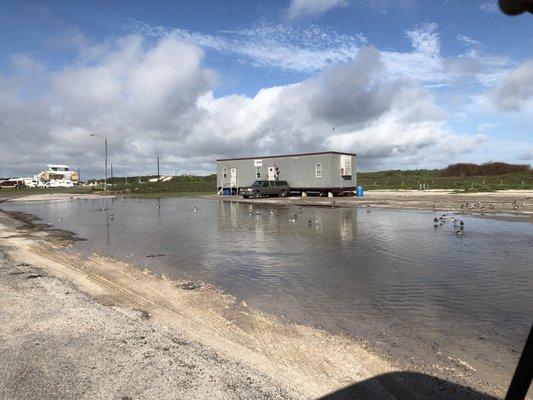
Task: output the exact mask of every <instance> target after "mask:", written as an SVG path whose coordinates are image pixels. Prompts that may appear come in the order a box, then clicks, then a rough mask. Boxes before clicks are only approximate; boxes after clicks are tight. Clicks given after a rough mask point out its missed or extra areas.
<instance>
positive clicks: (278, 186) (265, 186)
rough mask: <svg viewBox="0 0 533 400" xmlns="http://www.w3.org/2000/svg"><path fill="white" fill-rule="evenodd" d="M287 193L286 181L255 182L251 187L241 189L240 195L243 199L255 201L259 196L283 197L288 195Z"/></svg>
mask: <svg viewBox="0 0 533 400" xmlns="http://www.w3.org/2000/svg"><path fill="white" fill-rule="evenodd" d="M289 191H290V188H289V184H288V183H287V181H255V182H254V183H252V186H249V187H246V188H243V189H242V191H241V193H242V197H244V198H245V199H247V198H248V197H253V198H254V199H257V198H259V197H261V196H279V197H285V196H288V195H289Z"/></svg>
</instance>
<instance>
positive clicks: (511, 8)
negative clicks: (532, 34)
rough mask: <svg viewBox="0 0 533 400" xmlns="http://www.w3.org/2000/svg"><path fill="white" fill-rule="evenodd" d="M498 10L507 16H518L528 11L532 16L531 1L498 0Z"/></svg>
mask: <svg viewBox="0 0 533 400" xmlns="http://www.w3.org/2000/svg"><path fill="white" fill-rule="evenodd" d="M499 3H500V10H502V11H503V12H504V13H505V14H507V15H519V14H522V13H523V12H526V11H529V12H530V13H532V14H533V0H499Z"/></svg>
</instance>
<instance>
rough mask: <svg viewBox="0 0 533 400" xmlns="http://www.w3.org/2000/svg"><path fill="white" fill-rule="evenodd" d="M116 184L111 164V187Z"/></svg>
mask: <svg viewBox="0 0 533 400" xmlns="http://www.w3.org/2000/svg"><path fill="white" fill-rule="evenodd" d="M114 183H115V180H114V179H113V164H111V186H113V184H114Z"/></svg>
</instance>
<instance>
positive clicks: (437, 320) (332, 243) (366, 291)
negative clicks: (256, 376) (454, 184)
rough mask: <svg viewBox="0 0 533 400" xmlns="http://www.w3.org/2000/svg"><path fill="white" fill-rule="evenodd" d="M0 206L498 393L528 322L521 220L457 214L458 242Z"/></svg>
mask: <svg viewBox="0 0 533 400" xmlns="http://www.w3.org/2000/svg"><path fill="white" fill-rule="evenodd" d="M195 207H197V210H195ZM2 208H3V209H5V210H16V211H24V212H29V213H32V214H35V215H36V216H38V217H39V218H41V219H42V220H43V222H46V223H52V224H54V226H56V227H58V228H62V229H68V230H72V231H74V232H76V233H77V234H78V235H79V236H80V237H83V238H85V239H87V241H83V242H76V244H75V250H76V251H77V252H80V253H82V254H84V255H89V254H91V253H93V252H94V253H97V254H100V255H106V256H111V257H114V258H116V259H119V260H123V261H129V262H132V263H135V264H137V265H139V266H142V267H147V268H149V269H151V270H152V271H153V272H154V273H165V274H167V275H171V276H175V277H179V278H186V279H194V280H202V281H206V282H209V283H212V284H214V285H216V286H217V287H219V288H221V289H222V290H224V291H226V292H228V293H231V294H234V295H236V296H237V297H239V298H241V299H244V300H246V301H247V303H248V304H250V305H251V306H253V307H256V308H258V309H260V310H263V311H265V312H269V313H274V314H277V315H281V316H283V317H284V318H287V319H288V320H292V321H296V322H299V323H304V324H309V325H314V326H319V327H321V328H323V329H326V330H329V331H333V332H340V333H344V334H348V335H354V336H358V337H362V338H365V339H366V340H368V341H369V342H370V343H371V344H373V345H375V346H377V347H378V348H380V349H381V350H383V351H384V352H385V353H386V354H388V355H389V356H391V357H392V358H393V359H398V360H410V362H412V363H414V364H416V363H427V364H432V363H435V362H437V361H438V357H439V356H438V355H439V354H445V355H446V356H449V357H452V358H457V359H458V358H460V359H461V360H463V361H466V362H467V363H468V364H469V365H471V366H473V367H474V368H475V369H476V370H477V371H478V373H479V374H481V376H482V377H483V378H484V379H486V380H488V381H489V382H490V381H494V382H497V383H500V384H502V385H504V386H505V385H506V381H508V379H510V376H511V375H512V372H513V370H514V365H515V364H516V362H517V360H518V357H519V353H520V351H521V346H522V345H523V343H524V341H525V338H526V335H527V331H528V329H529V327H530V324H531V321H532V317H533V264H532V263H531V260H533V225H532V224H528V223H520V222H502V221H495V220H489V219H479V218H471V217H461V219H462V220H463V221H465V227H466V229H465V234H464V235H463V236H457V235H456V234H455V230H454V228H453V226H452V223H451V222H450V223H447V224H444V226H442V227H437V228H434V226H433V218H434V217H435V215H436V214H435V213H433V212H431V211H400V210H386V209H371V210H367V209H363V208H359V209H356V208H317V207H306V208H299V207H296V206H288V207H273V206H268V205H261V204H244V203H237V202H222V201H220V202H217V201H213V200H205V199H204V200H202V199H188V198H163V199H135V198H127V199H108V200H89V201H83V200H72V201H70V202H44V203H11V204H9V203H4V204H2ZM295 214H296V216H297V217H296V219H294V215H295ZM435 360H436V361H435Z"/></svg>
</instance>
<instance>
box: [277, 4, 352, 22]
mask: <svg viewBox="0 0 533 400" xmlns="http://www.w3.org/2000/svg"><path fill="white" fill-rule="evenodd" d="M347 5H348V1H347V0H291V3H290V5H289V9H288V11H287V17H288V18H289V19H295V18H302V17H318V16H320V15H322V14H324V13H326V12H328V11H329V10H331V9H333V8H339V7H346V6H347Z"/></svg>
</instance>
